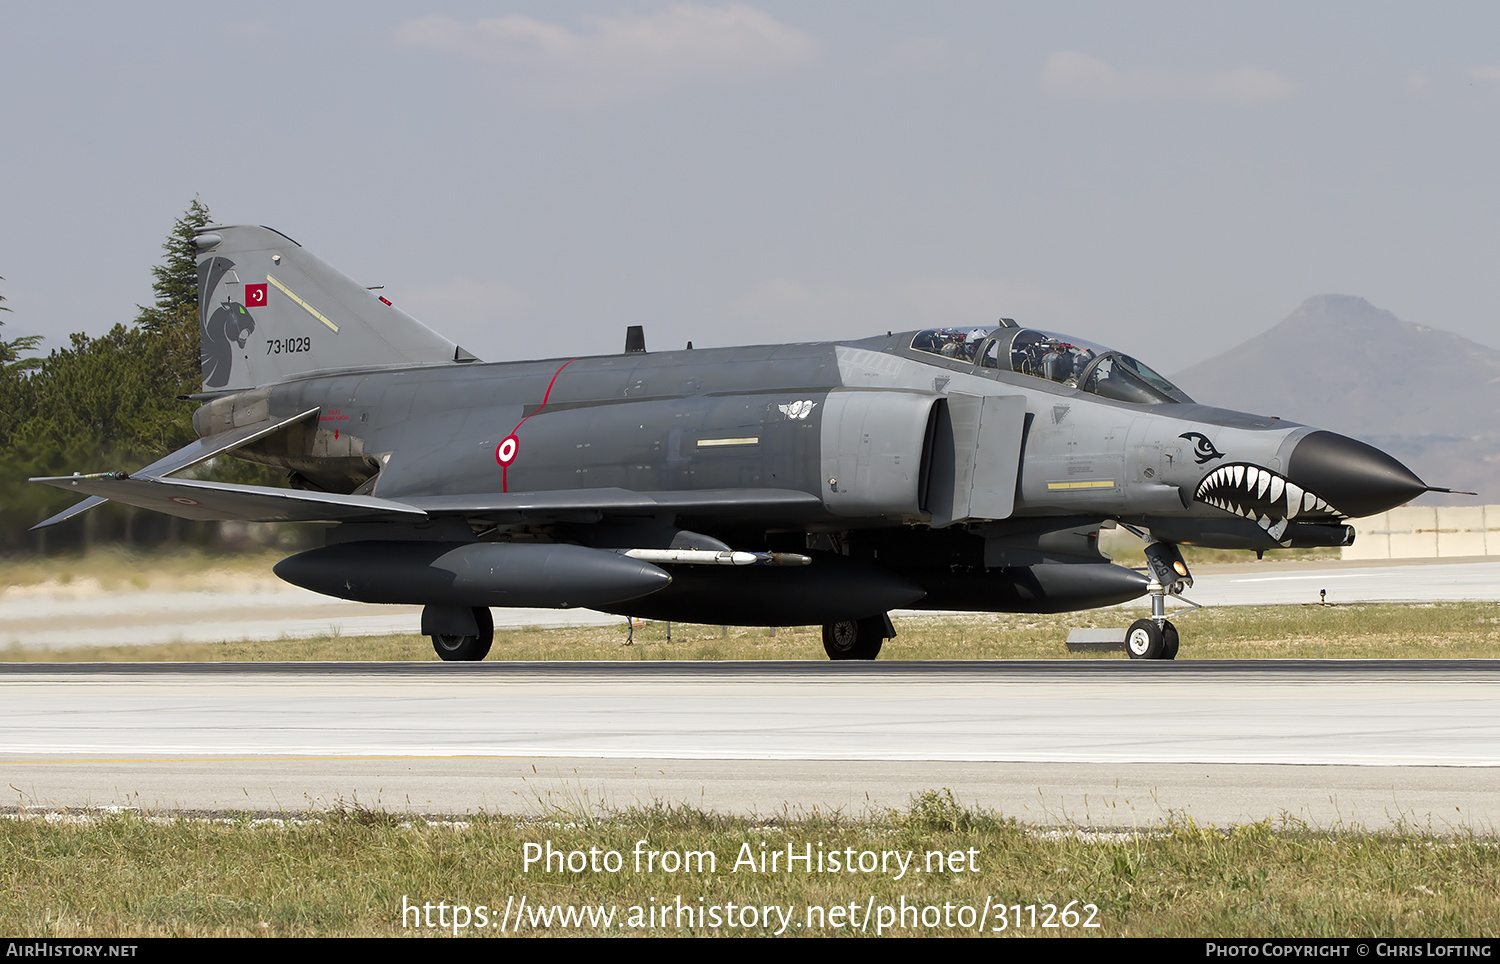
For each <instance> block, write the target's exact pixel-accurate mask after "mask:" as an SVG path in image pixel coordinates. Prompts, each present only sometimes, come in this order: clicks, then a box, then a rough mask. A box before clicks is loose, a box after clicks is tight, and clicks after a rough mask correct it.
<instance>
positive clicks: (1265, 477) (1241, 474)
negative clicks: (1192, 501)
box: [1194, 462, 1342, 541]
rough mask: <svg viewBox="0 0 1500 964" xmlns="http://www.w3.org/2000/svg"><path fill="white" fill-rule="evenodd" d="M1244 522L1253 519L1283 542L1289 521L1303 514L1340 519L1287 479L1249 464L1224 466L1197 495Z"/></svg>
mask: <svg viewBox="0 0 1500 964" xmlns="http://www.w3.org/2000/svg"><path fill="white" fill-rule="evenodd" d="M1194 497H1195V498H1196V499H1197V500H1198V501H1199V502H1202V503H1204V504H1206V505H1211V506H1214V507H1215V508H1217V509H1222V510H1224V511H1225V512H1229V513H1231V514H1233V515H1236V516H1239V517H1240V518H1242V519H1250V520H1253V521H1254V522H1255V524H1256V525H1258V526H1260V527H1261V528H1262V529H1264V530H1266V532H1267V533H1268V534H1270V535H1271V536H1272V538H1274V539H1276V540H1278V541H1281V537H1282V535H1284V534H1285V532H1286V529H1287V522H1288V521H1289V520H1291V519H1295V518H1297V517H1298V516H1301V515H1311V516H1339V515H1341V514H1342V513H1340V512H1339V511H1338V510H1337V509H1335V508H1334V507H1333V506H1331V505H1329V504H1328V503H1327V502H1324V501H1323V500H1322V499H1321V498H1319V497H1318V496H1317V495H1316V494H1314V493H1312V492H1309V491H1307V490H1306V489H1303V488H1302V487H1301V486H1299V485H1297V484H1296V483H1294V482H1292V481H1290V480H1288V479H1287V478H1286V477H1285V476H1282V475H1278V474H1277V473H1275V472H1273V471H1271V470H1270V469H1267V468H1263V467H1261V466H1258V465H1251V464H1249V463H1247V462H1237V463H1232V464H1230V465H1223V466H1220V467H1219V468H1217V469H1214V470H1213V471H1212V472H1210V473H1209V474H1208V475H1206V476H1204V478H1203V481H1202V482H1200V483H1199V484H1198V489H1197V492H1196V493H1195V496H1194Z"/></svg>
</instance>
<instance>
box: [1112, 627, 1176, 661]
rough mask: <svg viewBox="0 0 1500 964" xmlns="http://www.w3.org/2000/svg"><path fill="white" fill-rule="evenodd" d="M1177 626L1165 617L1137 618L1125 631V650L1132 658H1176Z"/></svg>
mask: <svg viewBox="0 0 1500 964" xmlns="http://www.w3.org/2000/svg"><path fill="white" fill-rule="evenodd" d="M1177 642H1178V639H1177V627H1176V626H1173V625H1172V624H1171V623H1170V622H1168V621H1167V620H1165V619H1163V620H1162V621H1161V622H1160V623H1158V622H1157V621H1156V620H1155V619H1137V620H1136V621H1135V622H1133V623H1131V624H1130V629H1128V630H1126V632H1125V652H1127V653H1129V654H1130V658H1131V659H1176V658H1177Z"/></svg>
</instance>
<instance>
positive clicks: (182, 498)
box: [172, 495, 203, 505]
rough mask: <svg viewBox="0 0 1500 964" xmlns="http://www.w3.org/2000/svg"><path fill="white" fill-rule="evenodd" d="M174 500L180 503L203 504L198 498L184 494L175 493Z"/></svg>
mask: <svg viewBox="0 0 1500 964" xmlns="http://www.w3.org/2000/svg"><path fill="white" fill-rule="evenodd" d="M172 501H173V502H176V503H177V504H178V505H202V504H203V503H202V502H199V501H198V500H197V499H189V498H188V497H187V496H183V495H174V496H172Z"/></svg>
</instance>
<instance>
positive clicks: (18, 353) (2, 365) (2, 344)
mask: <svg viewBox="0 0 1500 964" xmlns="http://www.w3.org/2000/svg"><path fill="white" fill-rule="evenodd" d="M4 280H5V279H4V278H0V281H4ZM4 300H5V296H4V295H0V301H4ZM0 311H4V312H7V313H9V312H10V309H9V308H7V307H5V306H4V305H0ZM4 324H5V321H4V319H0V325H4ZM41 343H42V336H41V335H23V336H21V337H20V338H13V339H11V340H10V341H5V340H4V339H0V377H6V376H17V375H20V374H21V373H22V372H26V371H30V370H31V369H33V368H36V367H37V366H38V365H40V364H41V363H42V360H41V359H40V358H32V357H23V356H25V354H26V353H27V352H32V351H36V347H37V346H38V345H40V344H41Z"/></svg>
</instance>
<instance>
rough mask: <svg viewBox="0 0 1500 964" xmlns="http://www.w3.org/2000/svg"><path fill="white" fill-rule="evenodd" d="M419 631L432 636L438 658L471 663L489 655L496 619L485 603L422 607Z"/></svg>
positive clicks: (493, 638)
mask: <svg viewBox="0 0 1500 964" xmlns="http://www.w3.org/2000/svg"><path fill="white" fill-rule="evenodd" d="M422 632H423V633H425V634H426V635H428V636H431V637H432V648H433V649H434V650H436V651H437V654H438V659H441V660H444V661H446V662H472V661H477V660H481V659H484V658H485V657H486V656H487V655H489V652H490V644H491V643H493V642H494V640H495V618H494V617H493V616H492V615H490V611H489V608H488V607H486V606H474V607H472V608H470V607H463V606H428V607H427V608H426V609H424V610H422Z"/></svg>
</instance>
